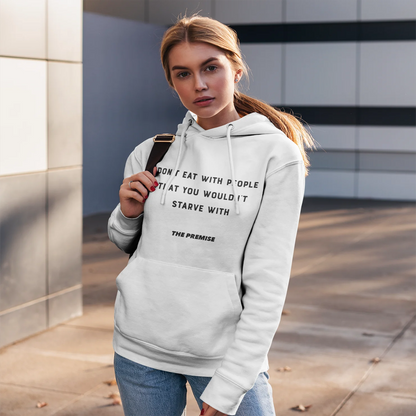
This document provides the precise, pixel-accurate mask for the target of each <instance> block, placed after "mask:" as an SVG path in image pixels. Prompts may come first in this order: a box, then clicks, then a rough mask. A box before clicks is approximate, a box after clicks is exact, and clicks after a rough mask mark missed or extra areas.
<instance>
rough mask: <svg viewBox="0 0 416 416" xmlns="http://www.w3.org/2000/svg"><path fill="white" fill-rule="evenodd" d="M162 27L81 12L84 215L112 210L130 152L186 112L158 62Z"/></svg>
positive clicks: (168, 128) (170, 129)
mask: <svg viewBox="0 0 416 416" xmlns="http://www.w3.org/2000/svg"><path fill="white" fill-rule="evenodd" d="M165 30H166V28H165V27H159V26H155V25H150V24H147V23H141V22H133V21H130V20H125V19H116V18H112V17H107V16H100V15H96V14H92V13H84V54H85V55H84V63H83V65H84V78H83V86H84V103H83V105H84V111H83V114H84V116H83V117H84V119H83V145H84V148H83V151H84V155H83V164H84V174H83V188H84V191H83V199H84V215H88V214H92V213H96V212H105V211H110V210H112V209H113V208H114V207H115V206H116V205H117V203H118V191H119V188H120V185H121V182H122V180H123V172H124V165H125V162H126V159H127V157H128V155H129V154H130V152H132V151H133V149H134V147H135V146H137V145H138V144H139V143H141V142H142V141H143V140H145V139H147V138H149V137H152V136H154V135H155V134H157V133H176V128H177V125H178V124H179V123H180V122H182V120H183V117H184V116H185V113H186V109H185V107H183V105H182V104H181V102H180V100H179V99H178V98H176V97H175V96H174V94H173V92H172V90H171V89H170V88H169V87H168V84H167V82H166V79H165V76H164V72H163V69H162V65H161V63H160V58H159V44H160V40H161V38H162V35H163V33H164V32H165ZM97 74H99V75H97Z"/></svg>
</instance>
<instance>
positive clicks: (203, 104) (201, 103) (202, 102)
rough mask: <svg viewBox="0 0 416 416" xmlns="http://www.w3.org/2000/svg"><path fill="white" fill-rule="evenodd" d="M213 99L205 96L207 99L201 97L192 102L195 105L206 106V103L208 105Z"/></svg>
mask: <svg viewBox="0 0 416 416" xmlns="http://www.w3.org/2000/svg"><path fill="white" fill-rule="evenodd" d="M214 100H215V98H213V97H212V98H207V99H203V100H201V101H196V102H194V104H195V105H197V106H198V107H206V106H207V105H210V104H211V103H212V102H213V101H214Z"/></svg>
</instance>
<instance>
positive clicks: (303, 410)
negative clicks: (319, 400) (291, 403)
mask: <svg viewBox="0 0 416 416" xmlns="http://www.w3.org/2000/svg"><path fill="white" fill-rule="evenodd" d="M311 406H312V405H311V404H308V405H306V406H304V405H303V404H298V405H297V406H295V407H292V408H291V409H292V410H297V411H298V412H306V411H308V409H309V408H310V407H311Z"/></svg>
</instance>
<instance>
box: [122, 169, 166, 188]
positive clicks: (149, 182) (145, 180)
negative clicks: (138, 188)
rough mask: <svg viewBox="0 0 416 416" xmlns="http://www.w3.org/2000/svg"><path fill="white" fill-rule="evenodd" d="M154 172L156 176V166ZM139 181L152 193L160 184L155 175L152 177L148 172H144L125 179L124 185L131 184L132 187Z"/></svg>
mask: <svg viewBox="0 0 416 416" xmlns="http://www.w3.org/2000/svg"><path fill="white" fill-rule="evenodd" d="M153 172H154V174H156V172H157V168H156V166H155V167H154V168H153ZM137 181H138V182H140V183H142V184H143V185H144V186H146V188H147V189H148V190H149V191H150V192H153V191H154V189H152V188H155V189H156V186H158V182H157V180H156V178H155V177H154V175H152V174H151V173H150V172H148V171H147V170H145V171H143V172H139V173H136V174H134V175H132V176H130V177H129V178H126V179H124V181H123V183H127V185H128V184H129V183H130V186H133V184H134V183H135V182H137Z"/></svg>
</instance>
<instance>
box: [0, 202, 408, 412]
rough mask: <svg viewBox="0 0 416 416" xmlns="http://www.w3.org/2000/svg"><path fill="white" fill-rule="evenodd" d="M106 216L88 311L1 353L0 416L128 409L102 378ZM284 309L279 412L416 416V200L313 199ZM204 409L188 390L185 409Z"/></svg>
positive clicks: (107, 305)
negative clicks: (300, 408) (300, 407)
mask: <svg viewBox="0 0 416 416" xmlns="http://www.w3.org/2000/svg"><path fill="white" fill-rule="evenodd" d="M107 218H108V214H107V215H97V216H93V217H89V218H85V224H84V263H83V283H84V314H83V316H81V317H78V318H74V319H72V320H70V321H68V322H66V323H64V324H61V325H58V326H57V327H55V328H52V329H49V330H47V331H44V332H42V333H39V334H37V335H34V336H31V337H29V338H27V339H25V340H22V341H20V342H17V343H15V344H13V345H10V346H8V347H5V348H2V349H0V369H1V377H0V415H1V416H6V415H7V416H12V415H13V416H14V415H18V416H31V415H48V416H50V415H57V416H71V415H77V416H84V415H85V416H87V415H88V416H107V415H111V416H116V415H123V412H122V408H121V406H120V405H112V401H113V399H111V398H108V397H107V396H108V395H109V394H110V393H116V392H117V386H116V385H112V386H109V385H107V384H105V383H104V382H105V381H109V380H112V379H113V378H114V369H113V365H112V362H113V349H112V331H113V312H114V309H113V306H114V300H115V295H116V286H115V278H116V276H117V274H118V273H119V271H120V270H121V269H122V268H123V267H124V265H125V264H126V262H127V256H126V255H124V254H123V253H121V252H120V251H119V250H118V249H117V248H116V247H115V246H114V245H113V244H112V243H110V242H109V241H108V239H107V235H106V221H107ZM285 311H286V312H287V314H284V315H283V316H282V321H281V324H280V326H279V329H278V331H277V333H276V336H275V339H274V342H273V344H272V348H271V351H270V354H269V358H270V370H269V374H270V383H271V384H272V387H273V392H274V402H275V408H276V415H277V416H289V415H295V414H297V413H295V411H294V410H292V408H294V407H296V406H298V405H303V406H308V405H311V407H309V408H308V410H307V414H309V415H311V416H312V415H314V416H335V415H337V416H414V415H415V409H416V361H415V357H416V207H415V204H414V203H409V202H389V201H374V200H351V199H326V198H305V201H304V204H303V209H302V215H301V220H300V226H299V233H298V238H297V242H296V249H295V257H294V263H293V268H292V277H291V281H290V285H289V291H288V297H287V301H286V304H285ZM376 357H378V358H379V359H380V361H379V362H377V360H375V361H372V360H373V359H375V358H376ZM286 366H287V367H290V369H291V371H279V370H280V369H282V368H284V367H286ZM38 401H39V402H47V403H48V404H47V406H45V407H42V408H36V404H37V402H38ZM196 415H199V411H198V408H197V405H196V402H195V399H194V398H193V396H192V393H190V390H188V407H187V415H186V416H196ZM142 416H147V415H142ZM161 416H173V415H161ZM253 416H254V415H253ZM259 416H260V415H259Z"/></svg>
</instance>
